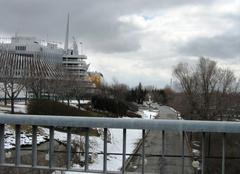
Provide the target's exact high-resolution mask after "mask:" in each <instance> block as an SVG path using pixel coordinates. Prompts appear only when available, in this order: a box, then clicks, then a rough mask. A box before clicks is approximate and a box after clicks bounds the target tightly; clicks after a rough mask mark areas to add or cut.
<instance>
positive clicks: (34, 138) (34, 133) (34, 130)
mask: <svg viewBox="0 0 240 174" xmlns="http://www.w3.org/2000/svg"><path fill="white" fill-rule="evenodd" d="M36 166H37V126H32V167H36Z"/></svg>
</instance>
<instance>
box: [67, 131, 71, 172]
mask: <svg viewBox="0 0 240 174" xmlns="http://www.w3.org/2000/svg"><path fill="white" fill-rule="evenodd" d="M66 162H67V165H66V166H67V169H70V168H71V128H70V127H68V128H67V161H66Z"/></svg>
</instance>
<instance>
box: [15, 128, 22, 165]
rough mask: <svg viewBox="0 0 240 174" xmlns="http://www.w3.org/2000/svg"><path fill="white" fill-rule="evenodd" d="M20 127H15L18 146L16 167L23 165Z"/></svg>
mask: <svg viewBox="0 0 240 174" xmlns="http://www.w3.org/2000/svg"><path fill="white" fill-rule="evenodd" d="M20 128H21V126H20V125H16V126H15V145H16V156H15V165H16V166H19V165H20V163H21V154H20V138H21V137H20V136H21V132H20Z"/></svg>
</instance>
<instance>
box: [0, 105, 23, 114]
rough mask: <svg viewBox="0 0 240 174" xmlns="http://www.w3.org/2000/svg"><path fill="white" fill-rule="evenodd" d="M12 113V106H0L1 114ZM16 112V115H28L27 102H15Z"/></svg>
mask: <svg viewBox="0 0 240 174" xmlns="http://www.w3.org/2000/svg"><path fill="white" fill-rule="evenodd" d="M10 111H11V105H10V104H7V106H4V105H1V106H0V113H6V112H8V113H9V112H10ZM14 111H15V112H16V113H27V106H26V105H25V102H15V104H14Z"/></svg>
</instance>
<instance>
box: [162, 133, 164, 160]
mask: <svg viewBox="0 0 240 174" xmlns="http://www.w3.org/2000/svg"><path fill="white" fill-rule="evenodd" d="M164 154H165V131H164V130H163V131H162V158H164Z"/></svg>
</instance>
